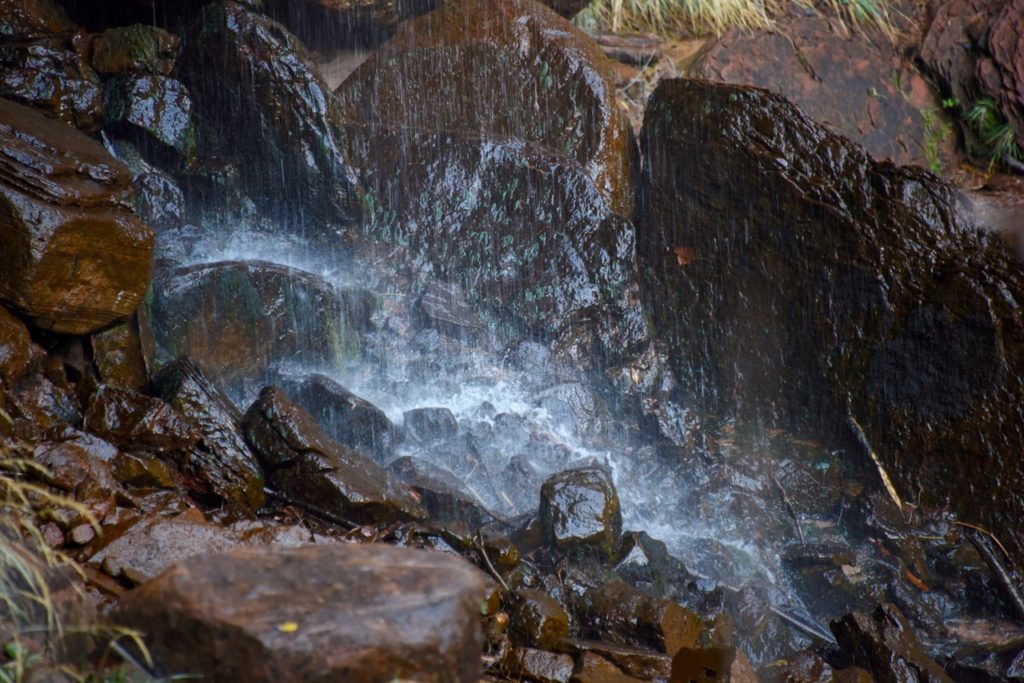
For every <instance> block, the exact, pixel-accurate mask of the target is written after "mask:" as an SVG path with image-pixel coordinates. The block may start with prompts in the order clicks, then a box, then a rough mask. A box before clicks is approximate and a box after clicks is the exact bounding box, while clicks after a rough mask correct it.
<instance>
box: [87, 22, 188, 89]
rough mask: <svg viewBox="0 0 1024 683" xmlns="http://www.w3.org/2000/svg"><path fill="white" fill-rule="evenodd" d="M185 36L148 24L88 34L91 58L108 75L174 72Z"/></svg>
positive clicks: (161, 74) (96, 66) (164, 73)
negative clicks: (180, 36) (182, 38)
mask: <svg viewBox="0 0 1024 683" xmlns="http://www.w3.org/2000/svg"><path fill="white" fill-rule="evenodd" d="M180 47H181V40H180V39H179V38H178V37H177V36H175V35H173V34H171V33H168V32H167V31H165V30H163V29H162V28H158V27H156V26H147V25H145V24H132V25H131V26H117V27H115V28H108V29H107V30H105V31H103V32H102V33H96V34H93V35H91V36H89V38H88V47H87V48H86V49H87V53H88V59H89V63H90V64H91V65H92V68H93V69H95V70H96V71H97V72H98V73H101V74H104V75H119V74H124V73H140V74H152V75H159V76H170V75H171V70H172V69H174V60H175V59H177V57H178V49H179V48H180Z"/></svg>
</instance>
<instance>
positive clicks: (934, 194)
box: [638, 80, 1024, 557]
mask: <svg viewBox="0 0 1024 683" xmlns="http://www.w3.org/2000/svg"><path fill="white" fill-rule="evenodd" d="M647 117H648V118H647V121H646V122H645V127H644V134H643V139H644V150H645V152H646V156H645V159H646V161H647V165H646V168H645V171H644V181H643V187H642V189H641V197H642V199H641V206H640V218H639V225H640V226H641V229H640V230H639V231H638V235H640V236H641V238H642V239H641V241H640V243H639V245H638V253H639V254H640V257H641V259H642V267H643V268H644V270H645V273H646V276H647V278H648V280H647V281H648V283H649V287H650V288H649V289H648V291H647V295H646V296H647V298H648V299H649V301H650V302H651V306H652V309H653V312H654V316H655V319H656V324H657V326H658V327H659V329H660V331H661V332H662V333H663V334H664V336H665V337H666V339H667V340H668V342H669V344H670V346H671V347H672V350H673V351H674V353H675V357H674V363H675V369H676V370H677V371H679V372H681V373H682V374H683V375H684V376H686V377H687V379H688V380H690V381H693V382H695V383H696V386H702V387H703V388H704V390H705V397H711V400H710V401H709V403H710V406H709V407H711V408H712V409H724V410H735V409H739V411H740V412H741V413H747V414H752V415H760V416H761V417H763V418H766V419H767V421H769V422H774V423H776V424H780V423H782V424H790V425H794V424H795V425H798V426H803V427H807V428H811V429H815V430H818V431H819V433H821V432H822V431H823V432H824V433H829V432H830V431H831V432H832V433H838V432H839V431H841V430H843V429H844V427H843V425H844V424H847V425H849V426H850V428H851V429H852V430H853V431H854V432H855V433H856V434H857V435H858V436H862V437H863V439H862V441H866V442H867V443H868V444H869V445H870V447H871V448H872V449H873V450H874V451H876V452H877V454H878V455H879V457H881V458H882V460H883V462H884V464H885V467H886V468H887V470H888V472H889V474H890V475H891V476H892V477H893V478H894V480H895V483H896V486H897V489H899V490H900V491H902V495H903V496H904V497H906V498H907V499H912V498H916V497H917V494H918V492H919V491H921V493H922V500H923V501H925V502H926V504H929V505H935V506H938V507H943V506H947V505H949V506H951V507H952V508H953V509H954V510H956V511H958V512H959V513H960V514H961V515H963V517H964V519H969V520H971V521H974V522H977V523H981V524H983V525H985V526H986V528H990V529H992V530H993V531H994V532H995V533H997V535H999V536H1000V537H1001V538H1002V539H1003V541H1004V542H1006V541H1009V542H1010V544H1011V545H1012V546H1013V547H1014V549H1015V550H1014V552H1016V553H1018V557H1019V556H1020V555H1019V553H1020V552H1021V549H1022V548H1024V544H1022V540H1024V539H1022V537H1021V536H1020V532H1019V530H1018V525H1017V524H1016V523H1015V522H1012V521H1011V520H1013V519H1016V518H1017V517H1019V514H1020V511H1021V510H1022V509H1024V499H1022V498H1021V496H1020V490H1021V486H1020V483H1021V482H1022V480H1024V469H1022V468H1021V466H1020V464H1019V463H1018V462H1016V460H1015V459H1013V458H1011V457H1010V456H1009V454H1010V453H1014V452H1018V451H1019V450H1020V448H1021V445H1022V444H1024V412H1022V411H1024V383H1022V380H1021V377H1022V369H1024V327H1022V320H1024V311H1022V303H1021V302H1024V273H1022V272H1021V268H1020V264H1019V262H1016V261H1014V259H1013V256H1012V254H1010V253H1009V252H1008V251H1007V250H1006V249H1005V247H1004V246H1003V245H1002V244H1001V243H998V241H997V240H994V239H992V240H990V239H987V238H986V237H984V236H982V235H979V234H977V233H975V232H972V231H971V230H970V229H969V226H967V224H966V222H965V221H964V220H963V219H962V218H961V216H960V214H959V213H958V208H957V198H956V196H955V194H954V192H953V190H952V189H951V188H950V187H949V186H947V185H945V184H944V183H942V182H940V181H939V180H938V179H937V178H935V177H934V176H931V175H930V174H927V173H924V172H921V171H917V170H913V169H909V168H898V167H893V166H890V165H888V164H884V163H875V162H872V161H871V160H870V159H869V158H868V157H867V155H866V154H865V153H864V152H863V150H862V149H860V148H859V147H857V146H855V145H853V144H851V143H849V142H848V141H846V140H844V139H842V138H839V137H837V136H834V135H832V134H829V133H827V132H826V131H824V130H823V129H821V128H820V127H818V126H816V125H814V124H813V123H811V122H810V121H809V120H808V119H807V118H805V117H804V116H803V115H801V114H800V113H799V112H798V111H797V110H796V109H795V108H793V107H792V105H790V104H789V103H788V102H786V101H785V100H783V99H782V98H780V97H778V96H774V95H770V94H769V93H767V92H764V91H761V90H756V89H752V88H742V87H732V86H725V85H713V84H709V83H704V82H700V81H684V80H676V81H663V82H662V84H661V86H660V87H659V89H658V91H657V92H656V93H655V96H654V97H653V98H652V101H651V103H650V105H649V108H648V112H647ZM694 368H697V369H698V370H697V372H696V374H695V373H694V371H693V369H694ZM982 492H984V493H982ZM997 530H998V531H997Z"/></svg>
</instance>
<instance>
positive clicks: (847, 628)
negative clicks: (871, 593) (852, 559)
mask: <svg viewBox="0 0 1024 683" xmlns="http://www.w3.org/2000/svg"><path fill="white" fill-rule="evenodd" d="M830 628H831V629H832V633H834V634H835V636H836V640H837V641H839V646H840V647H842V648H843V650H844V651H845V652H848V653H850V654H851V655H852V656H853V660H854V664H855V665H857V666H858V667H862V668H864V669H866V670H867V671H869V672H870V673H871V675H872V676H873V677H874V680H876V681H882V682H884V683H911V682H912V681H914V682H919V683H950V682H951V681H952V680H953V679H951V678H950V677H949V676H947V675H946V673H945V672H944V671H943V670H942V667H940V666H939V665H938V664H936V663H935V662H934V661H933V660H932V659H931V658H930V657H928V655H927V654H926V653H925V651H924V648H923V646H922V645H921V642H920V641H919V640H918V639H917V636H916V635H915V634H914V629H913V628H911V626H910V623H909V622H908V621H907V620H906V617H904V616H903V615H902V614H901V613H900V611H899V610H898V609H896V607H895V606H893V605H890V604H882V605H879V606H878V607H877V608H875V611H874V612H872V613H871V614H865V613H863V612H854V613H852V614H848V615H846V616H845V617H843V618H842V619H840V620H838V621H833V622H832V624H831V625H830Z"/></svg>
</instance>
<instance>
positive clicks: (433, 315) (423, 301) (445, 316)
mask: <svg viewBox="0 0 1024 683" xmlns="http://www.w3.org/2000/svg"><path fill="white" fill-rule="evenodd" d="M415 315H416V317H417V318H419V320H420V322H421V324H423V325H424V326H425V327H431V328H433V329H435V330H437V331H438V332H440V333H441V334H443V335H445V336H448V337H451V338H452V339H461V340H465V341H473V340H475V339H476V338H477V337H479V336H480V334H481V333H482V332H483V330H484V323H483V321H481V320H480V318H479V316H477V314H476V313H475V312H474V311H473V309H472V307H471V306H470V305H469V302H468V301H467V300H466V295H465V294H464V293H463V291H462V288H461V287H459V286H457V285H453V284H450V283H441V282H437V281H435V280H431V281H430V282H428V283H427V286H426V287H424V289H423V293H422V294H421V295H420V298H419V300H418V301H417V302H416V308H415Z"/></svg>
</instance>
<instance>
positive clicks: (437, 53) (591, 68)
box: [337, 0, 633, 216]
mask: <svg viewBox="0 0 1024 683" xmlns="http://www.w3.org/2000/svg"><path fill="white" fill-rule="evenodd" d="M337 94H338V96H339V98H340V100H341V103H342V110H343V112H344V116H345V118H346V119H347V120H349V121H351V122H355V123H367V124H369V126H370V127H371V128H378V127H383V128H388V129H392V130H399V129H406V128H408V129H416V130H424V131H452V132H455V131H459V132H464V131H473V132H474V133H478V134H480V135H481V136H482V137H496V138H516V139H519V140H523V141H529V142H533V143H539V144H542V145H544V146H546V147H548V148H549V149H551V150H553V151H556V152H558V153H560V154H564V155H566V156H568V157H570V158H572V159H574V160H576V161H578V162H579V164H580V165H581V166H582V167H583V168H584V169H586V172H587V174H588V175H589V177H590V178H591V180H593V182H594V184H595V185H596V186H597V189H598V192H599V193H600V194H601V196H603V197H604V199H605V200H606V201H607V202H608V204H609V205H610V206H611V208H612V210H614V211H616V212H617V213H618V214H619V215H622V216H628V215H630V213H631V210H632V204H633V197H632V190H631V189H630V188H631V184H630V163H631V158H632V152H631V143H630V138H629V133H628V130H627V125H626V122H625V119H624V117H623V116H622V115H621V113H620V111H619V109H618V107H617V105H616V102H615V83H614V78H613V76H612V74H611V71H610V68H609V66H608V63H607V61H606V59H605V57H604V54H603V53H602V52H601V50H600V49H599V48H598V47H597V46H596V45H594V44H593V42H592V41H591V40H590V39H589V38H587V37H586V36H585V35H584V34H583V33H582V32H581V31H579V30H578V29H576V28H575V27H573V26H572V25H571V24H569V23H568V22H567V21H565V19H563V18H561V17H559V16H558V15H557V14H555V12H553V11H552V10H550V9H548V8H546V7H543V6H541V5H540V4H539V3H535V2H532V1H529V0H458V1H456V2H449V3H445V4H443V5H442V6H440V7H439V8H438V9H436V10H434V11H433V12H431V13H429V14H427V15H424V16H422V17H419V18H418V19H415V20H413V21H410V22H408V23H406V24H404V25H402V26H401V27H400V28H399V29H398V31H397V32H396V33H395V36H394V38H392V40H391V41H390V42H389V43H387V44H386V45H384V46H383V47H382V48H381V49H380V50H379V51H378V52H377V53H375V54H374V55H373V56H372V57H370V58H369V59H368V60H367V61H366V62H364V63H363V64H362V65H361V66H360V67H359V68H358V69H356V71H355V72H354V73H353V74H352V75H351V76H350V77H349V78H348V79H347V80H346V81H345V82H344V83H342V85H341V86H340V87H339V88H338V90H337Z"/></svg>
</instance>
